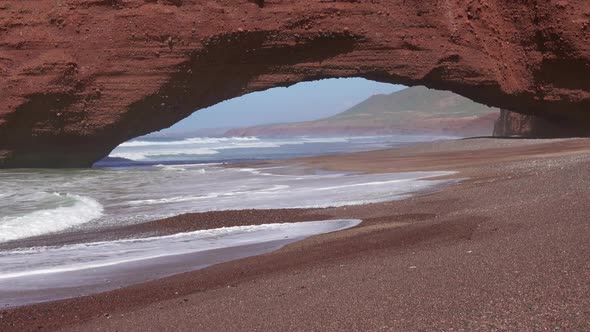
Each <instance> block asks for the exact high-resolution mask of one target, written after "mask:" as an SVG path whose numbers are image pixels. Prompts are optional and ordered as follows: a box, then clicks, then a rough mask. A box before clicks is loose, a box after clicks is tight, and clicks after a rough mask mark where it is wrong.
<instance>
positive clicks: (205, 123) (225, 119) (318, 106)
mask: <svg viewBox="0 0 590 332" xmlns="http://www.w3.org/2000/svg"><path fill="white" fill-rule="evenodd" d="M403 88H404V86H402V85H393V84H384V83H377V82H373V81H368V80H365V79H362V78H348V79H344V78H340V79H329V80H321V81H315V82H304V83H299V84H296V85H294V86H291V87H289V88H274V89H269V90H266V91H262V92H254V93H251V94H248V95H245V96H242V97H239V98H234V99H231V100H228V101H225V102H222V103H219V104H217V105H214V106H212V107H209V108H206V109H202V110H199V111H198V112H195V113H193V115H191V116H190V117H188V118H186V119H184V120H183V121H181V122H179V123H177V124H175V125H174V126H173V127H171V128H169V129H167V130H166V131H167V132H172V131H173V132H177V131H187V130H191V129H200V128H230V127H243V126H253V125H258V124H265V123H277V122H297V121H308V120H316V119H320V118H324V117H327V116H331V115H334V114H337V113H340V112H343V111H345V110H347V109H348V108H350V107H351V106H354V105H355V104H358V103H360V102H361V101H363V100H365V99H367V98H368V97H370V96H372V95H374V94H389V93H392V92H394V91H398V90H401V89H403Z"/></svg>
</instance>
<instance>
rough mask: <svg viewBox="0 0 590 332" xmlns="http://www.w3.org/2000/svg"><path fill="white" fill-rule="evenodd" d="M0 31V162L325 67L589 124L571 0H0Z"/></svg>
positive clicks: (102, 151) (587, 55) (575, 129)
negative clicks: (451, 92)
mask: <svg viewBox="0 0 590 332" xmlns="http://www.w3.org/2000/svg"><path fill="white" fill-rule="evenodd" d="M0 31H1V32H2V33H0V77H2V79H1V80H0V167H87V166H90V165H91V164H92V163H93V162H95V161H96V160H98V159H100V158H102V157H104V156H105V155H107V154H108V153H109V152H110V151H111V150H112V149H113V148H114V147H115V146H117V145H118V144H119V143H121V142H124V141H126V140H128V139H131V138H133V137H137V136H140V135H143V134H147V133H149V132H152V131H155V130H159V129H162V128H166V127H168V126H170V125H172V124H174V123H176V122H178V121H179V120H181V119H183V118H185V117H186V116H188V115H190V114H191V113H192V112H194V111H195V110H198V109H200V108H204V107H208V106H211V105H214V104H216V103H218V102H221V101H223V100H226V99H229V98H232V97H237V96H240V95H243V94H246V93H249V92H253V91H260V90H264V89H268V88H271V87H277V86H288V85H291V84H294V83H297V82H301V81H309V80H317V79H323V78H332V77H364V78H368V79H372V80H377V81H382V82H391V83H399V84H405V85H418V84H419V85H425V86H428V87H431V88H435V89H442V90H450V91H453V92H456V93H459V94H461V95H464V96H466V97H468V98H471V99H473V100H475V101H478V102H481V103H484V104H487V105H490V106H498V107H501V108H503V109H508V110H510V112H509V111H504V112H503V114H502V116H501V117H500V119H499V123H498V124H497V125H496V132H497V133H498V134H527V135H534V136H549V137H551V136H587V135H589V134H590V40H589V39H590V5H589V4H587V3H586V2H585V1H577V2H576V1H565V0H559V1H554V0H540V1H534V2H531V1H518V2H517V1H509V0H495V1H491V0H488V1H484V0H439V1H410V0H390V1H385V0H372V1H362V0H333V1H317V0H313V1H312V0H297V1H295V0H291V1H288V0H266V1H248V0H216V1H213V0H63V1H54V0H37V1H0ZM512 112H517V113H512ZM522 114H524V115H522Z"/></svg>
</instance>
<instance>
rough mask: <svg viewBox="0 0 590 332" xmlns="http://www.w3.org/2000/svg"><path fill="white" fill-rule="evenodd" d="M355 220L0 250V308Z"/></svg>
mask: <svg viewBox="0 0 590 332" xmlns="http://www.w3.org/2000/svg"><path fill="white" fill-rule="evenodd" d="M360 222H361V221H360V220H349V219H341V220H326V221H312V222H300V223H283V224H265V225H257V226H237V227H225V228H218V229H210V230H200V231H195V232H189V233H179V234H174V235H166V236H156V237H149V238H140V239H125V240H115V241H106V242H93V243H82V244H73V245H65V246H59V247H35V248H27V249H21V250H11V251H3V252H2V251H0V306H18V305H24V304H29V303H35V302H42V301H49V300H55V299H60V298H67V297H72V296H79V295H83V294H91V293H96V292H101V291H106V290H109V289H114V288H118V287H123V286H127V285H131V284H134V283H139V282H144V281H148V280H153V279H157V278H162V277H165V276H169V275H172V274H176V273H181V272H187V271H192V270H196V269H200V268H204V267H206V266H210V265H213V264H216V263H220V262H224V261H228V260H232V259H237V258H244V257H248V256H254V255H260V254H263V253H266V252H270V251H274V250H277V249H279V248H280V247H282V246H284V245H286V244H289V243H292V242H295V241H298V240H302V239H304V238H306V237H309V236H312V235H318V234H325V233H330V232H334V231H338V230H343V229H347V228H350V227H354V226H356V225H358V224H359V223H360Z"/></svg>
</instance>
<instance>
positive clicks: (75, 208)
mask: <svg viewBox="0 0 590 332" xmlns="http://www.w3.org/2000/svg"><path fill="white" fill-rule="evenodd" d="M43 194H45V195H58V196H60V194H58V193H43ZM61 196H64V197H65V198H67V199H68V201H69V202H67V203H65V202H64V203H62V204H60V205H59V206H56V207H54V208H48V209H43V210H37V211H34V212H31V213H28V214H25V215H20V216H4V217H0V242H6V241H12V240H18V239H23V238H28V237H32V236H38V235H43V234H47V233H53V232H59V231H62V230H65V229H67V228H70V227H73V226H78V225H82V224H85V223H87V222H89V221H91V220H93V219H96V218H98V217H100V216H101V215H102V212H103V206H102V205H101V204H100V203H99V202H97V201H96V200H94V199H92V198H90V197H86V196H79V195H74V194H65V195H61Z"/></svg>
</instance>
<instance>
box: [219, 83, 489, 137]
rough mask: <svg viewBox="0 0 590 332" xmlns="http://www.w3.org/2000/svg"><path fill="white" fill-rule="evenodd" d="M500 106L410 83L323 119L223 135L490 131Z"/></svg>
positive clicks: (466, 134) (459, 133)
mask: <svg viewBox="0 0 590 332" xmlns="http://www.w3.org/2000/svg"><path fill="white" fill-rule="evenodd" d="M499 113H500V110H499V109H497V108H493V107H488V106H485V105H482V104H478V103H476V102H473V101H472V100H470V99H467V98H465V97H462V96H459V95H457V94H454V93H452V92H448V91H438V90H432V89H428V88H426V87H423V86H416V87H411V88H407V89H404V90H401V91H397V92H394V93H391V94H388V95H374V96H372V97H370V98H368V99H367V100H365V101H363V102H361V103H359V104H357V105H355V106H353V107H352V108H350V109H348V110H346V111H344V112H342V113H340V114H337V115H335V116H331V117H328V118H324V119H320V120H315V121H305V122H296V123H278V124H269V125H259V126H253V127H245V128H235V129H232V130H229V131H227V132H226V133H225V135H226V136H297V135H388V134H393V135H400V134H401V135H403V134H409V135H411V134H414V135H446V136H461V137H470V136H490V135H491V134H492V131H493V128H494V123H495V121H496V119H498V116H499Z"/></svg>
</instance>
